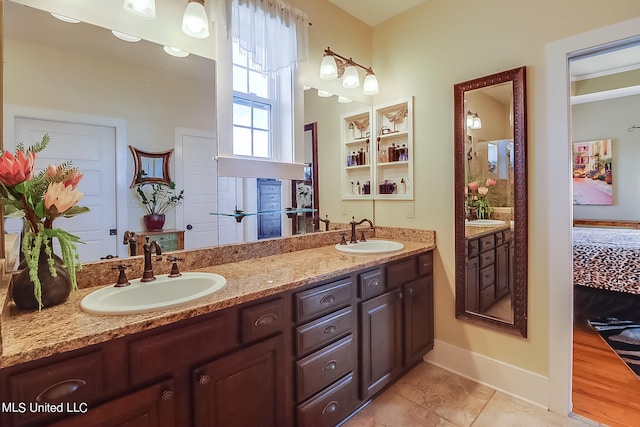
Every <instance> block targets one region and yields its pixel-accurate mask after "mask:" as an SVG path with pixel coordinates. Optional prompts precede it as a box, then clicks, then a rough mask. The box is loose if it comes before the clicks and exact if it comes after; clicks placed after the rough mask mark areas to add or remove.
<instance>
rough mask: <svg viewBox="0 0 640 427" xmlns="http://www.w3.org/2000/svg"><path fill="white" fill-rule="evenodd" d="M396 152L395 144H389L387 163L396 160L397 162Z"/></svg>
mask: <svg viewBox="0 0 640 427" xmlns="http://www.w3.org/2000/svg"><path fill="white" fill-rule="evenodd" d="M397 154H398V153H397V150H396V144H395V142H394V143H393V144H391V147H389V161H390V162H395V161H396V160H398V158H397V157H396V156H397Z"/></svg>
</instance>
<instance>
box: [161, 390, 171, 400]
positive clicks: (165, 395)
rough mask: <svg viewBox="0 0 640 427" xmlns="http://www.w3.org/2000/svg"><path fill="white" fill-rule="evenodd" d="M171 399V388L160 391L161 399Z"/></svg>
mask: <svg viewBox="0 0 640 427" xmlns="http://www.w3.org/2000/svg"><path fill="white" fill-rule="evenodd" d="M172 400H173V392H172V391H171V390H165V391H163V392H162V401H163V402H171V401H172Z"/></svg>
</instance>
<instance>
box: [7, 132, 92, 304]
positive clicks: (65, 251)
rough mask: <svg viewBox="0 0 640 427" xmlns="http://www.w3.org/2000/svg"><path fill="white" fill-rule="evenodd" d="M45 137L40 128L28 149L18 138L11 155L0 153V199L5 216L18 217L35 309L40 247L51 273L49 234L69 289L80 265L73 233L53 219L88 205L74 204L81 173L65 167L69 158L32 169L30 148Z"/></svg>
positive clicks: (38, 292)
mask: <svg viewBox="0 0 640 427" xmlns="http://www.w3.org/2000/svg"><path fill="white" fill-rule="evenodd" d="M49 139H50V138H49V135H47V134H45V135H44V136H43V137H42V141H41V142H40V143H37V144H35V145H33V146H31V147H29V148H28V149H25V148H24V146H23V144H22V143H20V144H18V146H17V149H16V153H15V155H13V154H12V153H10V152H8V151H3V152H2V153H1V155H0V200H1V201H2V204H3V205H4V214H5V216H7V217H17V218H23V220H24V237H23V239H22V252H23V254H24V257H25V261H26V264H27V268H28V269H29V278H30V279H31V281H32V282H33V285H34V295H35V298H36V300H37V302H38V308H39V309H40V308H42V306H43V305H42V289H41V285H42V284H41V282H40V278H39V277H38V263H39V261H40V256H41V250H42V252H43V253H44V254H45V255H46V257H47V263H48V265H49V271H50V272H51V275H52V276H53V277H56V275H57V273H56V270H55V268H54V254H53V249H52V247H51V246H52V240H53V238H56V239H58V242H59V243H60V249H61V252H62V260H63V262H64V267H65V269H66V270H67V271H68V273H69V277H70V279H71V284H72V287H73V288H74V289H77V282H76V274H75V273H76V271H78V270H80V269H81V268H82V264H81V263H80V257H79V256H78V252H77V250H76V244H77V243H80V240H79V238H78V237H77V236H74V235H73V234H70V233H68V232H66V231H64V230H62V229H60V228H54V227H53V222H54V220H55V219H56V218H60V217H64V218H70V217H73V216H75V215H78V214H81V213H84V212H88V211H89V208H87V207H80V206H77V203H78V201H79V200H80V199H81V198H82V196H83V195H84V193H82V192H80V191H79V190H78V183H79V182H80V179H81V178H82V173H80V172H79V171H78V170H77V169H76V168H73V167H71V162H65V163H63V164H61V165H59V166H54V165H50V166H49V167H48V168H47V169H46V170H44V171H41V172H40V173H38V174H37V175H35V174H34V162H35V158H36V153H38V152H40V151H42V150H44V149H45V148H46V146H47V144H48V143H49Z"/></svg>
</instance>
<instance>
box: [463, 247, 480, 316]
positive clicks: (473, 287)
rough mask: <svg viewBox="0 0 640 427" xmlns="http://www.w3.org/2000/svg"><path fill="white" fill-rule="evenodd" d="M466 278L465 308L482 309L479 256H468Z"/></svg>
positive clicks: (470, 309) (474, 310)
mask: <svg viewBox="0 0 640 427" xmlns="http://www.w3.org/2000/svg"><path fill="white" fill-rule="evenodd" d="M466 273H467V276H466V280H465V287H466V289H465V297H466V301H465V310H467V311H473V312H477V311H478V310H480V260H479V258H478V257H477V256H475V257H472V258H467V264H466Z"/></svg>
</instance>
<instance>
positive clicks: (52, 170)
mask: <svg viewBox="0 0 640 427" xmlns="http://www.w3.org/2000/svg"><path fill="white" fill-rule="evenodd" d="M57 174H58V168H57V167H56V166H55V165H49V166H47V176H48V177H49V178H55V177H56V175H57Z"/></svg>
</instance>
